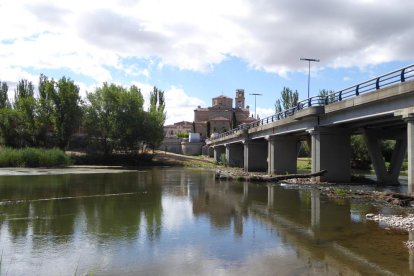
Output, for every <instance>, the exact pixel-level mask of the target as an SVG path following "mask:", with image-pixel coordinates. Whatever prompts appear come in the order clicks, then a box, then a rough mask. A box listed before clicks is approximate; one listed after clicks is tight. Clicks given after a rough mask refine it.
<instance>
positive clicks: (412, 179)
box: [406, 116, 414, 194]
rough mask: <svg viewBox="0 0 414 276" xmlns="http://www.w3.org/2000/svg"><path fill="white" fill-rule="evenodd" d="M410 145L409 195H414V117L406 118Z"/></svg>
mask: <svg viewBox="0 0 414 276" xmlns="http://www.w3.org/2000/svg"><path fill="white" fill-rule="evenodd" d="M406 122H407V140H408V141H407V144H408V158H407V159H408V160H407V161H408V193H409V194H412V193H414V117H413V116H411V117H408V118H406Z"/></svg>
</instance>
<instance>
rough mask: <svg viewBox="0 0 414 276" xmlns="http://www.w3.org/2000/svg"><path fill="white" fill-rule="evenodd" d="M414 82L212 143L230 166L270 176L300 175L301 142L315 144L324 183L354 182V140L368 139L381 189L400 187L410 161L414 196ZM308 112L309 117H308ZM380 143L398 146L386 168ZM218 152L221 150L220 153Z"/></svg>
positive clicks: (314, 157)
mask: <svg viewBox="0 0 414 276" xmlns="http://www.w3.org/2000/svg"><path fill="white" fill-rule="evenodd" d="M413 106H414V81H410V82H405V83H401V84H399V85H395V86H390V87H387V88H385V89H380V90H376V91H375V92H371V93H367V94H364V95H362V96H359V97H355V98H352V99H350V100H344V101H342V102H336V103H333V104H329V105H327V106H325V107H324V108H322V109H321V108H320V106H318V108H315V109H313V107H309V108H308V109H307V110H299V111H297V114H294V115H292V116H290V117H285V118H283V119H280V120H276V121H273V118H272V120H271V121H270V122H266V123H263V124H258V125H254V126H253V127H251V128H248V129H243V130H238V131H232V132H231V133H230V135H229V136H226V137H222V138H220V139H217V140H215V141H214V142H212V143H211V145H213V146H214V148H215V150H214V152H215V154H214V156H215V158H216V160H218V158H217V157H218V156H219V155H220V154H222V153H225V154H226V158H227V160H228V162H229V165H230V166H237V167H243V168H244V169H245V171H267V173H268V174H286V173H289V174H291V173H296V167H297V164H296V160H297V142H298V140H299V139H300V138H302V139H303V136H307V137H308V139H309V140H311V158H312V172H313V173H314V172H318V171H320V170H327V173H326V174H325V175H324V177H323V178H322V179H321V180H326V181H330V182H349V181H350V179H351V142H350V141H351V139H350V138H351V135H353V134H363V135H364V137H365V141H366V144H367V148H368V152H369V155H370V158H371V161H372V164H373V167H374V170H375V173H376V177H377V180H378V182H379V183H382V184H386V185H395V184H398V178H399V174H400V169H401V167H402V164H403V161H404V159H405V158H407V161H408V191H409V193H412V192H414V140H413V139H414V107H413ZM305 111H306V112H305ZM381 140H395V148H394V151H393V154H392V157H391V162H390V165H389V166H388V167H387V166H386V164H385V162H384V158H383V156H382V153H381V146H380V144H381ZM216 148H217V150H216Z"/></svg>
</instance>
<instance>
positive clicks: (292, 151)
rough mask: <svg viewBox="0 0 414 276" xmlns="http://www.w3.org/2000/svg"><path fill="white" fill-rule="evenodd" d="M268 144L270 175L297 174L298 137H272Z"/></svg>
mask: <svg viewBox="0 0 414 276" xmlns="http://www.w3.org/2000/svg"><path fill="white" fill-rule="evenodd" d="M268 143H269V145H268V166H267V168H268V174H286V173H296V171H297V169H296V160H297V139H296V137H295V136H287V135H286V136H271V137H269V138H268Z"/></svg>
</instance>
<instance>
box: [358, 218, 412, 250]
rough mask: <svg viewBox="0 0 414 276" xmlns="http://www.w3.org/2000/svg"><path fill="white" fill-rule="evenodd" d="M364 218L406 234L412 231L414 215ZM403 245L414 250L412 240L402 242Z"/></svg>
mask: <svg viewBox="0 0 414 276" xmlns="http://www.w3.org/2000/svg"><path fill="white" fill-rule="evenodd" d="M366 218H367V220H372V221H376V222H378V223H382V224H385V225H386V227H392V228H397V229H401V230H405V231H408V232H411V231H414V214H409V215H407V216H401V215H381V214H378V215H375V214H366ZM410 236H411V235H410ZM413 238H414V237H413ZM404 245H405V246H406V247H408V248H414V240H408V241H406V242H404Z"/></svg>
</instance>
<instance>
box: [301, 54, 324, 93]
mask: <svg viewBox="0 0 414 276" xmlns="http://www.w3.org/2000/svg"><path fill="white" fill-rule="evenodd" d="M300 60H306V61H307V62H308V63H309V70H308V99H309V87H310V63H311V61H314V62H319V61H320V60H319V59H314V58H301V59H300Z"/></svg>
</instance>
